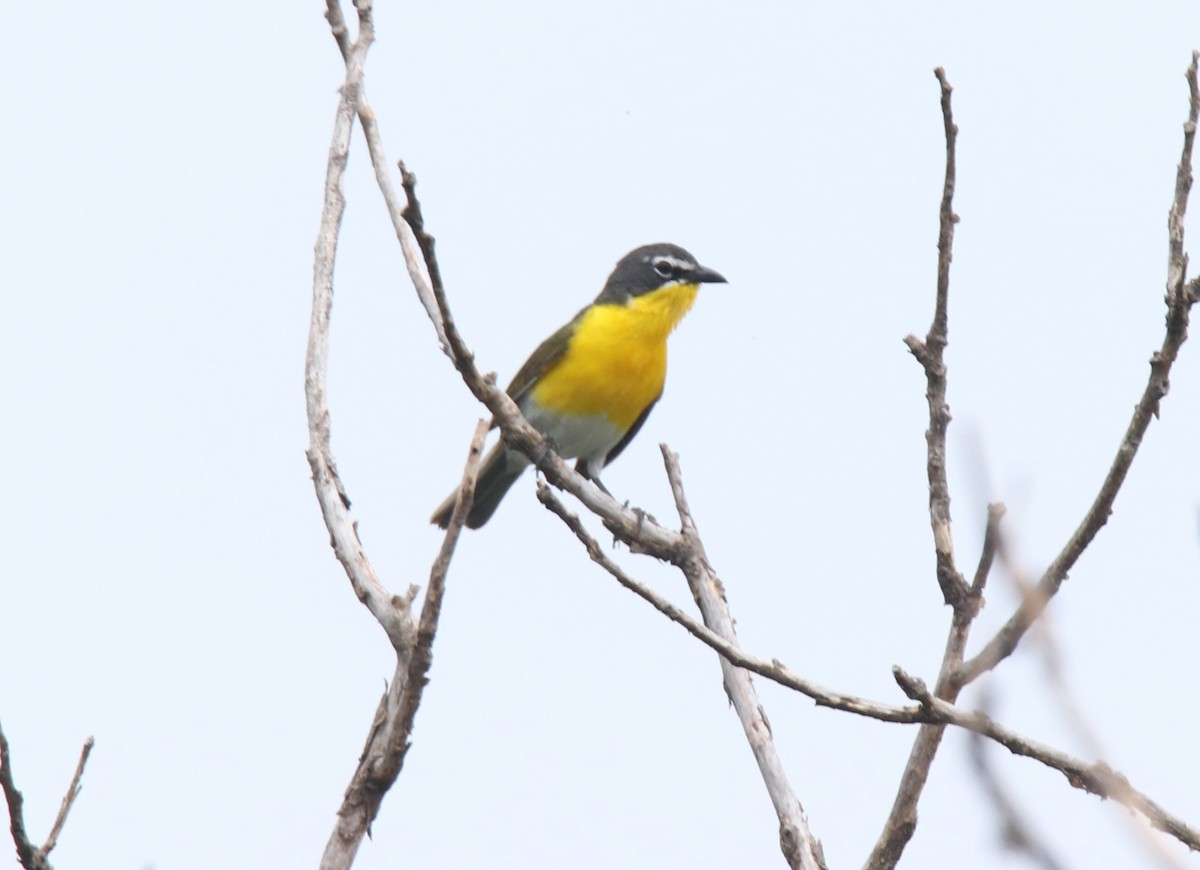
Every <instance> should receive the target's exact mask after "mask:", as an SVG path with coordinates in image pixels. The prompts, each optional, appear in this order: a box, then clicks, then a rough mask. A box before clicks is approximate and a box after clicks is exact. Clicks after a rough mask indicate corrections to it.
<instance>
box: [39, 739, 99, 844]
mask: <svg viewBox="0 0 1200 870" xmlns="http://www.w3.org/2000/svg"><path fill="white" fill-rule="evenodd" d="M95 745H96V738H94V737H90V736H89V737H88V739H87V740H85V741H83V749H81V750H80V752H79V763H78V764H76V765H75V775H74V776H72V777H71V784H70V785H69V786H67V793H66V794H65V795H63V799H62V803H61V804H59V807H58V816H57V817H56V818H55V819H54V824H53V825H52V826H51V828H50V833H49V834H48V835H47V837H46V842H45V844H44V845H43V846H42V848H41V854H42V858H43V859H45V857H46V856H47V855H49V854H50V852H51V851H52V850H53V849H54V847H55V846H57V845H58V835H59V834H61V833H62V829H63V825H65V824H66V823H67V813H69V812H71V807H73V806H74V805H75V798H77V797H79V792H80V791H82V790H83V786H82V785H81V784H80V783H81V781H82V779H83V769H84V767H86V766H87V762H88V757H89V756H90V755H91V754H92V747H93V746H95Z"/></svg>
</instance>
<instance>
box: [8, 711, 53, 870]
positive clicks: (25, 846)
mask: <svg viewBox="0 0 1200 870" xmlns="http://www.w3.org/2000/svg"><path fill="white" fill-rule="evenodd" d="M0 788H2V789H3V790H4V801H5V803H7V804H8V829H9V831H10V832H11V833H12V838H13V845H15V846H16V847H17V860H18V861H20V862H21V866H22V867H24V868H25V870H43V868H45V867H46V865H45V864H44V863H40V862H38V861H37V848H36V847H35V846H34V845H33V843H31V842H30V841H29V835H28V834H27V833H25V809H24V807H25V798H24V797H22V795H21V792H20V791H19V790H18V789H17V784H16V782H15V781H14V780H13V773H12V757H11V756H10V755H9V749H8V738H7V737H6V736H5V735H4V728H3V727H0Z"/></svg>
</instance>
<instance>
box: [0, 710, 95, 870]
mask: <svg viewBox="0 0 1200 870" xmlns="http://www.w3.org/2000/svg"><path fill="white" fill-rule="evenodd" d="M95 745H96V741H95V739H94V738H92V737H88V739H87V740H85V741H83V749H82V750H81V751H80V753H79V763H78V764H76V765H75V775H74V776H72V777H71V784H70V785H68V786H67V793H66V794H65V795H63V799H62V803H61V804H60V805H59V807H58V815H57V816H56V817H55V819H54V824H53V825H52V826H51V827H50V833H49V834H48V835H47V836H46V842H45V843H44V844H43V845H42V846H41V848H38V847H37V846H35V845H33V843H32V842H31V841H30V839H29V835H28V833H26V830H25V809H24V807H25V798H24V797H23V796H22V795H21V792H20V791H19V790H18V789H17V784H16V781H15V780H14V779H13V773H12V756H11V754H10V750H9V745H8V737H7V736H5V734H4V728H3V727H0V790H3V792H4V802H5V803H6V804H7V805H8V829H9V832H10V833H11V834H12V838H13V845H14V846H15V847H16V849H17V861H18V862H20V864H21V866H22V867H23V868H25V870H53V868H52V867H51V864H50V853H51V852H52V851H53V850H54V847H55V846H57V845H58V836H59V834H61V833H62V829H63V826H64V825H65V824H66V823H67V814H68V813H70V812H71V807H73V806H74V805H75V799H76V798H77V797H79V792H80V791H82V789H83V786H82V785H81V784H80V783H81V781H82V780H83V769H84V767H86V766H87V762H88V757H89V756H90V755H91V754H92V747H93V746H95Z"/></svg>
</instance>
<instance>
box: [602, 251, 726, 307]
mask: <svg viewBox="0 0 1200 870" xmlns="http://www.w3.org/2000/svg"><path fill="white" fill-rule="evenodd" d="M724 283H725V278H724V276H722V275H721V273H720V272H717V271H715V270H714V269H709V268H708V267H706V266H701V265H700V264H699V263H697V262H696V258H695V257H693V256H692V255H691V254H689V253H688V252H687V251H685V250H684V249H683V248H681V247H679V245H669V244H666V243H665V242H660V243H658V244H654V245H643V246H642V247H640V248H634V249H633V250H632V251H630V252H629V253H628V254H626V255H625V256H624V257H622V258H621V259H620V260H619V261H618V262H617V267H616V268H615V269H613V271H612V274H611V275H609V276H608V282H607V283H606V284H605V285H604V290H603V292H601V294H600V296H599V298H597V300H596V301H597V302H610V303H611V302H625V301H627V300H629V299H631V298H632V297H634V296H641V295H643V294H645V293H649V292H651V291H653V290H658V289H659V288H661V287H666V286H667V285H670V284H724Z"/></svg>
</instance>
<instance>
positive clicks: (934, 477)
mask: <svg viewBox="0 0 1200 870" xmlns="http://www.w3.org/2000/svg"><path fill="white" fill-rule="evenodd" d="M934 75H936V76H937V80H938V83H939V84H940V85H941V89H942V123H943V126H944V127H945V132H946V176H945V181H944V182H943V185H942V204H941V208H940V211H939V214H940V218H939V229H938V268H937V301H936V303H935V305H934V311H933V322H932V323H931V324H930V326H929V332H928V334H927V335H926V336H925V341H924V342H922V341H921V340H920V339H918V338H917V337H916V336H913V335H910V336H908V337H907V338H905V339H904V343H905V344H907V345H908V348H909V350H910V351H912V354H913V356H915V357H916V358H917V360H918V361H919V362H920V363H921V367H922V368H924V369H925V379H926V390H925V398H926V400H927V401H928V403H929V429H928V431H926V433H925V441H926V445H927V448H928V451H927V454H928V455H927V460H926V464H927V468H926V471H927V474H928V477H929V520H930V523H931V525H932V527H933V543H934V550H935V553H936V556H937V576H938V583H939V584H940V585H941V587H942V594H943V596H944V597H945V599H946V603H947V604H955V602H957V601H959V600H960V599H961V598H963V597H964V596H965V595H966V593H967V584H966V581H965V580H963V577H962V575H961V574H960V573H959V572H958V568H957V567H955V564H954V539H953V536H952V534H951V531H950V487H949V484H948V483H947V482H946V429H947V427H948V426H949V425H950V408H949V407H948V406H947V404H946V365H945V362H944V351H945V349H946V345H947V343H948V342H949V314H948V305H949V296H950V263H951V261H952V260H953V250H954V225H955V224H956V223H958V215H956V214H955V213H954V186H955V152H954V149H955V143H956V141H957V140H958V126H957V125H956V124H955V123H954V115H953V113H952V111H951V107H950V95H951V93H952V91H953V89H952V88H951V87H950V83H949V82H948V81H947V80H946V74H945V72H944V71H943V70H942V68H941V67H938V68H937V69H935V70H934Z"/></svg>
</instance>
